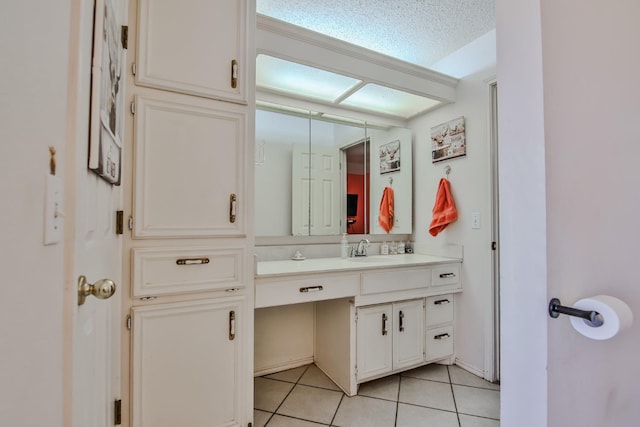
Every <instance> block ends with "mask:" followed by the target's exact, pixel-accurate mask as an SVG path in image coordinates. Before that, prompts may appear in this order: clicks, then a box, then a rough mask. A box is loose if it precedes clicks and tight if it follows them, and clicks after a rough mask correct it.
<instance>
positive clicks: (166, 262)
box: [132, 247, 245, 297]
mask: <svg viewBox="0 0 640 427" xmlns="http://www.w3.org/2000/svg"><path fill="white" fill-rule="evenodd" d="M132 252H133V256H132V260H133V261H132V262H133V266H132V276H133V286H132V293H133V296H134V297H141V296H151V295H153V296H157V295H170V294H177V293H184V292H202V291H212V290H221V289H230V288H242V287H244V286H245V284H244V269H243V268H242V266H243V263H244V255H245V254H244V249H242V248H225V249H215V248H210V247H199V248H195V247H194V248H142V249H132Z"/></svg>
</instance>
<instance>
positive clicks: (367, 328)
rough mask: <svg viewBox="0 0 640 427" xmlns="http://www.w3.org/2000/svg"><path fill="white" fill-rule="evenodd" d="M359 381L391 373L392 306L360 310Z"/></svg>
mask: <svg viewBox="0 0 640 427" xmlns="http://www.w3.org/2000/svg"><path fill="white" fill-rule="evenodd" d="M357 334H358V337H357V349H356V354H357V362H358V380H362V379H365V378H369V377H373V376H375V375H381V374H384V373H387V372H391V370H392V368H393V365H392V363H393V360H392V350H393V342H392V336H393V317H392V306H391V304H385V305H376V306H371V307H364V308H359V309H358V327H357Z"/></svg>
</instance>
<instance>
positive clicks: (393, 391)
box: [358, 375, 400, 402]
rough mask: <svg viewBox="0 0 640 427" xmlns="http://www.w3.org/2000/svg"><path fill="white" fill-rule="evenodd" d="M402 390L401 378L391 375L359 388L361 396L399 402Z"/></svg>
mask: <svg viewBox="0 0 640 427" xmlns="http://www.w3.org/2000/svg"><path fill="white" fill-rule="evenodd" d="M399 388H400V377H399V376H398V375H390V376H388V377H384V378H380V379H378V380H373V381H369V382H366V383H362V384H360V386H359V387H358V395H359V396H368V397H377V398H378V399H385V400H393V401H394V402H396V401H397V400H398V390H399Z"/></svg>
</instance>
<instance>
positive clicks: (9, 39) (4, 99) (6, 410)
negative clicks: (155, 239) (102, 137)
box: [0, 1, 70, 427]
mask: <svg viewBox="0 0 640 427" xmlns="http://www.w3.org/2000/svg"><path fill="white" fill-rule="evenodd" d="M0 16H3V20H2V22H3V24H2V26H0V46H1V48H0V52H1V56H2V64H3V65H2V79H0V99H1V103H0V170H1V171H2V179H0V195H1V197H2V210H3V212H2V215H1V217H2V221H0V230H1V235H2V240H1V241H2V245H1V251H0V254H1V255H0V271H2V284H1V285H0V342H1V344H0V425H3V426H44V425H46V426H52V427H55V426H62V425H63V401H62V389H63V360H62V354H63V346H62V343H63V328H62V325H63V282H64V269H63V265H64V264H63V262H64V259H63V256H64V254H63V246H62V244H58V245H53V246H43V244H42V241H43V240H42V239H43V217H44V214H43V212H44V183H45V176H46V174H47V173H49V148H48V147H49V146H50V145H53V146H54V147H55V148H56V150H57V155H56V158H57V159H58V168H57V169H58V172H57V174H58V175H59V176H61V177H63V176H64V169H65V164H64V159H65V157H66V154H65V144H66V126H67V115H66V114H67V70H68V54H69V26H70V2H69V1H56V2H51V1H12V2H2V3H1V5H0Z"/></svg>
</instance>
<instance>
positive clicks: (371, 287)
mask: <svg viewBox="0 0 640 427" xmlns="http://www.w3.org/2000/svg"><path fill="white" fill-rule="evenodd" d="M430 281H431V276H430V275H429V269H428V268H412V269H402V270H397V271H392V270H387V271H383V272H375V273H363V274H362V285H361V289H360V290H361V292H362V293H363V294H375V293H380V292H394V291H406V290H409V289H419V288H426V287H429V282H430Z"/></svg>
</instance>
